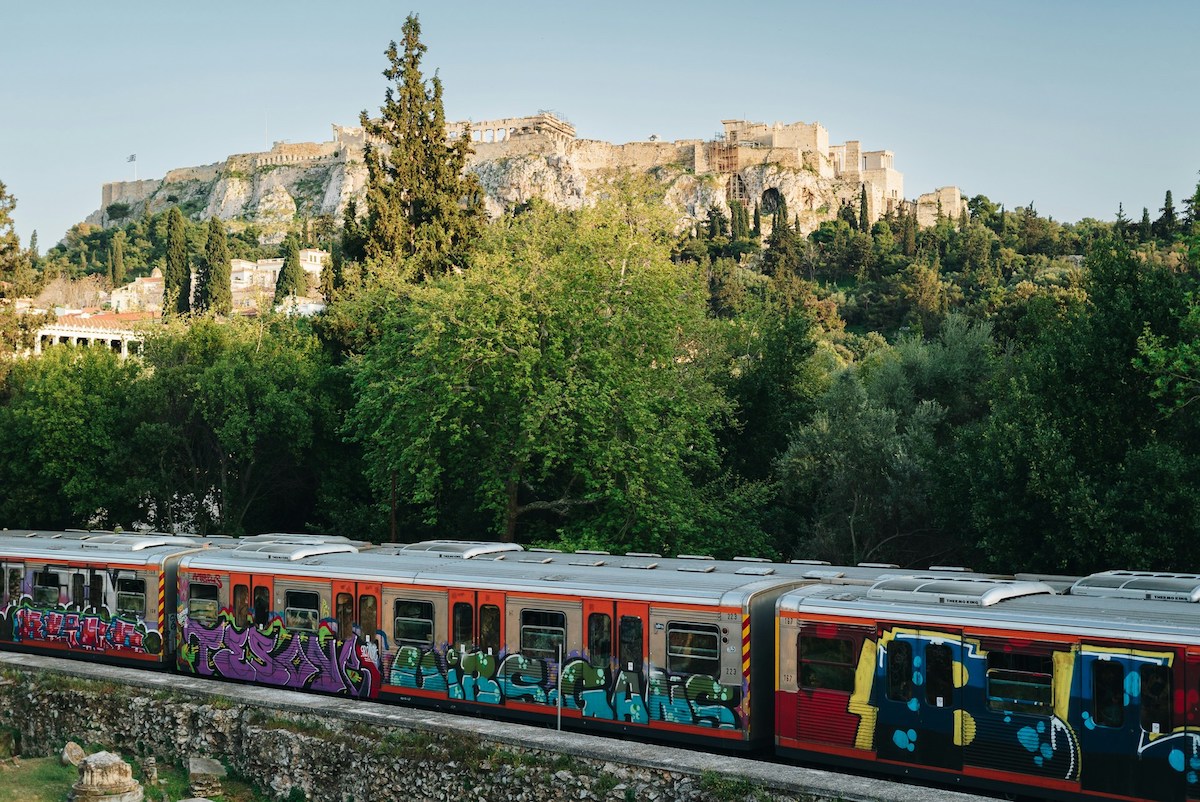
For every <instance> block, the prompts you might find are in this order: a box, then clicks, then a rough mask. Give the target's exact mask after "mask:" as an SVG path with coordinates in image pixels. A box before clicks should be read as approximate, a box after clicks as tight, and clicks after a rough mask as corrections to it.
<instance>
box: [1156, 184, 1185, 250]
mask: <svg viewBox="0 0 1200 802" xmlns="http://www.w3.org/2000/svg"><path fill="white" fill-rule="evenodd" d="M1159 211H1160V212H1162V216H1161V217H1159V218H1158V219H1157V220H1155V221H1154V236H1156V237H1158V238H1159V239H1163V240H1167V241H1170V240H1172V239H1174V237H1175V234H1176V232H1178V231H1179V218H1177V217H1176V216H1175V203H1174V201H1173V200H1171V190H1169V189H1168V190H1167V197H1166V198H1164V199H1163V207H1162V208H1161V209H1159Z"/></svg>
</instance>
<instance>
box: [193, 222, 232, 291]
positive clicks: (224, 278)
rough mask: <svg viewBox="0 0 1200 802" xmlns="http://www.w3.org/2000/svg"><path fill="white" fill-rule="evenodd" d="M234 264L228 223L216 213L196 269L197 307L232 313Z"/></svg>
mask: <svg viewBox="0 0 1200 802" xmlns="http://www.w3.org/2000/svg"><path fill="white" fill-rule="evenodd" d="M231 272H232V265H231V264H230V261H229V238H228V236H227V235H226V233H225V226H224V225H222V224H221V221H220V220H219V219H218V218H216V217H213V218H211V219H209V221H208V237H207V239H206V240H205V242H204V255H203V256H202V257H201V259H200V269H199V270H197V271H196V284H197V287H196V311H197V312H200V313H204V312H212V313H213V314H216V315H228V314H229V313H230V311H232V309H233V287H232V284H231V280H232V275H231Z"/></svg>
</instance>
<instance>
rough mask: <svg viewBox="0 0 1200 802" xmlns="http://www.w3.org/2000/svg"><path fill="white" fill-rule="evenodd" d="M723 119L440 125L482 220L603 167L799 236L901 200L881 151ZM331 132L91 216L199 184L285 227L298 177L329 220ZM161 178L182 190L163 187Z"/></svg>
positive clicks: (354, 192) (340, 184)
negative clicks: (608, 127)
mask: <svg viewBox="0 0 1200 802" xmlns="http://www.w3.org/2000/svg"><path fill="white" fill-rule="evenodd" d="M722 125H723V126H724V134H723V139H718V140H716V141H704V140H699V139H688V140H676V141H673V142H664V141H657V140H650V141H640V142H629V143H626V144H620V145H618V144H612V143H609V142H602V141H598V140H587V139H577V138H576V136H575V128H574V126H572V125H571V124H570V123H569V122H566V121H564V120H561V119H559V118H558V117H556V116H554V115H553V114H551V113H548V112H542V113H539V114H537V115H533V116H530V117H511V118H502V119H496V120H484V121H478V122H457V123H448V124H447V134H448V135H449V136H450V137H451V138H454V137H458V136H463V135H464V133H465V132H466V131H467V130H468V129H469V130H470V132H471V133H470V135H471V138H472V142H473V148H474V154H473V155H472V156H471V157H470V160H469V163H468V164H469V169H471V170H472V171H474V172H476V174H477V175H479V176H480V179H481V182H482V183H483V185H484V189H485V191H486V192H487V198H486V199H485V205H486V206H487V209H488V212H489V213H490V214H492V215H493V216H495V215H498V214H501V213H503V211H504V210H505V208H506V207H508V206H511V205H512V204H513V203H520V202H523V201H525V200H528V199H529V198H531V197H544V198H545V199H547V200H548V201H550V202H551V203H556V204H559V205H562V206H564V207H565V208H577V207H578V206H579V205H580V204H582V203H585V202H586V197H587V193H588V190H587V186H588V183H589V176H594V175H596V174H600V173H604V172H607V171H610V170H614V169H624V170H631V171H634V172H649V171H654V172H655V173H656V174H657V175H659V177H660V178H663V177H664V176H666V177H667V179H666V180H668V181H669V182H674V183H673V184H671V185H670V186H669V187H668V197H669V198H670V199H671V200H672V202H673V203H675V204H676V205H677V206H679V207H680V208H682V209H684V210H686V213H687V215H688V216H690V217H692V218H693V220H702V219H703V218H704V217H706V216H707V209H708V207H709V206H711V205H714V204H715V205H717V206H719V207H721V208H722V209H723V210H724V211H726V212H728V208H729V200H730V197H728V196H729V194H730V193H727V192H722V191H718V192H713V191H712V190H711V187H708V186H707V185H705V182H703V181H700V180H699V178H700V177H701V176H708V177H710V178H711V179H714V180H716V181H718V182H719V183H720V184H722V186H725V185H726V184H727V182H728V181H730V180H732V178H731V177H732V176H734V175H736V176H738V177H739V179H740V181H741V182H742V184H743V185H744V186H745V188H746V194H745V196H744V197H745V200H746V202H747V203H749V204H753V203H754V202H756V201H757V202H761V200H762V192H763V191H765V190H766V189H771V188H774V189H776V190H777V191H779V192H780V194H781V195H782V196H783V197H784V198H785V200H786V201H787V204H788V209H789V211H790V212H794V213H796V215H797V216H798V217H799V218H800V223H801V228H802V230H804V231H811V230H813V229H815V228H816V227H817V226H819V225H820V223H821V222H822V220H824V219H830V218H832V217H833V216H834V215H835V214H836V213H837V208H838V207H839V206H840V205H841V204H842V203H849V204H852V205H855V208H857V203H858V199H859V192H860V191H861V188H862V186H863V185H865V186H866V189H867V201H868V209H869V213H870V217H871V219H872V220H876V219H878V218H880V217H882V216H883V215H884V214H886V213H888V212H889V211H891V210H893V209H896V208H898V207H899V206H900V205H901V204H903V203H905V199H904V178H903V174H902V173H900V172H899V171H897V170H896V169H895V167H894V158H895V157H894V154H892V152H891V151H886V150H882V151H867V152H864V151H863V150H862V148H861V144H860V142H859V141H857V140H849V141H847V142H844V143H841V144H836V145H830V144H829V135H828V132H827V131H826V130H825V128H824V127H823V126H821V125H820V124H819V123H792V124H788V125H784V124H782V123H778V122H777V123H774V124H773V125H767V124H765V123H752V122H746V121H743V120H724V121H722ZM332 129H333V139H332V140H331V141H328V142H320V143H311V142H308V143H288V142H276V143H275V145H274V146H273V147H272V148H271V150H270V151H267V152H265V153H249V154H237V155H234V156H231V157H230V158H229V159H228V160H227V161H226V162H224V163H220V164H214V165H206V166H203V167H190V168H182V169H177V170H171V171H170V172H168V173H167V175H166V176H165V177H164V178H163V179H162V181H161V182H160V181H154V180H148V181H138V182H114V183H111V184H105V185H104V187H103V190H102V199H103V200H102V206H101V210H100V212H99V215H98V216H96V215H94V216H93V217H96V218H97V219H96V220H94V221H95V222H98V223H100V224H107V223H108V221H107V220H106V219H105V218H104V215H103V212H104V209H105V208H106V207H107V206H108V205H109V204H111V203H113V202H117V201H121V202H125V203H129V204H130V205H135V204H142V203H146V202H149V201H150V199H151V198H153V199H154V200H153V203H152V208H154V209H155V210H157V209H160V208H166V206H167V205H169V204H168V203H167V202H166V201H165V198H167V197H168V196H171V195H175V196H176V197H178V198H179V200H184V199H185V198H184V195H186V196H187V198H193V196H194V195H195V193H196V192H203V191H208V192H209V193H210V197H208V198H205V199H202V200H204V201H205V203H204V205H203V209H204V211H203V212H202V216H212V215H216V216H220V217H222V218H223V219H232V218H236V217H240V216H245V217H249V218H251V219H256V220H258V221H261V220H264V219H268V218H269V219H271V220H272V221H273V222H272V224H271V225H272V226H273V229H274V228H279V227H280V226H284V227H286V225H287V224H288V222H287V221H286V220H284V219H283V218H284V217H286V216H287V213H288V210H289V209H292V210H295V209H299V208H301V204H298V203H296V197H295V196H294V193H296V192H297V191H299V190H300V189H301V186H300V185H301V184H303V183H305V182H307V183H309V184H311V183H312V181H313V180H315V177H321V176H323V177H324V178H323V180H324V181H325V185H324V187H323V190H322V192H321V194H320V198H319V200H314V199H313V198H307V199H305V201H304V202H305V205H306V208H308V209H309V213H324V214H333V215H335V216H340V215H341V214H342V213H343V211H344V209H345V207H346V204H347V203H348V201H349V200H350V199H352V198H356V197H358V198H360V199H361V194H362V187H363V185H364V183H365V164H364V163H363V147H364V143H365V142H366V135H365V133H364V131H363V129H362V128H358V127H348V126H339V125H334V126H332ZM280 168H283V169H280ZM318 170H325V172H323V173H322V172H316V171H318ZM306 171H307V172H306ZM681 174H690V175H691V176H693V177H694V178H691V179H687V178H686V176H683V177H681ZM172 185H177V186H178V187H179V190H182V192H181V191H179V190H172V189H171V186H172ZM949 189H950V188H943V189H942V190H938V193H944V195H943V207H944V212H945V213H946V214H948V215H949V214H950V212H949V211H946V210H948V209H951V208H954V209H957V208H958V207H957V206H954V203H955V202H954V201H953V200H952V199H951V197H950V195H949V193H948V190H949ZM934 194H936V193H934ZM285 195H286V196H287V197H284V196H285ZM922 197H924V196H922ZM925 206H926V207H927V206H928V204H925ZM934 208H935V211H934V213H933V218H932V219H936V199H935V200H934ZM922 209H923V207H922V206H921V204H920V203H919V204H918V215H919V216H918V219H919V221H920V222H921V224H922V225H931V224H932V223H931V222H930V220H931V218H930V215H929V214H928V212H927V209H926V210H925V211H922ZM264 215H265V216H264ZM275 218H279V219H278V220H275ZM89 221H93V219H92V218H89ZM281 230H282V229H281ZM276 233H278V232H276Z"/></svg>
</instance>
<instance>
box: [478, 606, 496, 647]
mask: <svg viewBox="0 0 1200 802" xmlns="http://www.w3.org/2000/svg"><path fill="white" fill-rule="evenodd" d="M479 648H480V650H481V651H484V652H487V653H488V654H497V653H498V652H499V651H500V608H499V607H497V606H496V605H494V604H484V605H480V607H479Z"/></svg>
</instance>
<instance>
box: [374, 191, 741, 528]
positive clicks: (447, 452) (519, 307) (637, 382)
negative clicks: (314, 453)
mask: <svg viewBox="0 0 1200 802" xmlns="http://www.w3.org/2000/svg"><path fill="white" fill-rule="evenodd" d="M660 204H661V201H660V198H659V197H654V196H651V197H648V198H647V197H645V196H643V195H642V194H641V193H640V192H637V191H633V190H626V189H623V188H622V189H621V190H620V192H619V193H614V195H613V196H612V197H609V198H607V199H603V200H601V201H600V202H599V203H598V205H597V206H596V207H594V208H589V209H585V210H581V211H578V212H561V211H556V210H551V209H547V208H545V207H544V206H541V205H535V207H534V208H533V209H531V210H530V211H528V212H526V213H524V214H521V215H518V216H515V217H510V218H506V219H505V220H503V221H500V222H498V223H497V224H495V226H494V227H492V228H491V229H489V231H488V233H487V235H486V237H485V241H484V242H483V243H482V244H481V249H480V251H479V252H478V253H477V262H476V264H475V265H474V266H473V267H472V269H471V270H469V271H465V272H463V273H462V274H451V275H446V276H444V277H441V278H439V279H437V280H435V281H431V282H427V283H426V284H425V285H423V286H417V287H413V288H411V289H410V290H409V291H408V296H407V301H406V303H404V304H402V305H400V306H399V307H398V308H397V309H396V310H395V311H394V313H393V316H392V317H391V318H390V319H389V321H388V324H387V325H386V326H385V329H384V332H383V334H382V336H381V337H380V339H379V341H378V343H377V344H376V345H374V346H373V347H372V348H371V349H370V350H369V351H368V352H367V354H366V355H365V356H364V358H363V359H362V360H361V363H360V369H359V371H358V372H357V374H356V376H355V391H356V394H357V396H358V398H359V403H358V404H357V405H356V407H355V409H354V410H353V413H352V415H351V421H352V425H353V430H354V432H355V436H356V439H357V440H358V442H360V443H361V444H362V445H363V448H364V450H365V454H366V462H367V472H368V475H369V476H370V478H371V480H372V482H373V484H374V486H375V488H376V492H377V495H378V497H380V498H385V499H386V498H389V497H393V493H394V494H395V495H394V497H398V498H409V499H412V501H413V502H414V503H415V504H416V505H418V507H419V508H420V509H421V512H422V515H423V518H424V520H425V522H426V523H433V522H439V523H442V524H443V525H444V526H451V527H453V526H454V525H456V524H457V525H465V524H471V525H474V526H480V525H483V526H486V527H487V528H488V529H491V530H492V531H493V532H495V533H496V534H497V535H500V536H502V537H504V538H507V539H510V540H511V539H513V538H515V537H516V536H517V535H518V533H519V532H520V533H521V534H522V535H523V537H530V536H533V537H537V536H538V535H540V536H541V537H542V538H547V537H554V536H555V533H556V532H558V533H559V536H561V538H563V539H564V540H566V541H567V542H569V543H570V544H572V545H583V544H594V545H595V546H596V547H604V548H622V549H625V548H632V547H633V546H634V545H642V546H648V545H654V546H656V547H657V548H658V549H669V550H675V549H677V548H680V547H686V546H687V544H689V543H691V544H694V543H695V542H696V537H697V532H696V519H695V513H696V510H697V509H698V508H699V506H700V504H699V502H698V498H697V492H698V491H697V487H696V484H695V483H694V481H695V477H696V475H697V471H702V470H703V469H704V468H705V467H712V466H714V465H715V458H716V448H715V441H714V438H713V435H712V428H711V427H712V424H713V422H714V420H715V419H716V418H718V417H719V416H720V415H721V414H722V412H723V410H724V408H725V404H724V401H723V400H722V397H721V395H720V393H719V392H718V391H717V390H716V388H715V387H714V385H713V384H712V382H711V381H710V379H709V371H710V369H711V368H710V359H711V352H710V345H709V341H708V335H707V333H706V332H707V330H708V326H709V324H708V322H707V321H706V320H705V307H706V298H707V292H706V289H705V287H704V284H703V281H702V277H701V275H700V274H699V273H698V272H697V271H694V270H687V269H683V268H682V267H681V266H680V265H676V264H672V263H671V261H670V258H669V247H670V243H671V242H672V241H673V239H674V238H673V237H672V236H671V220H669V216H668V215H667V214H664V212H665V211H666V210H665V209H664V208H663V207H662V206H661V205H660ZM393 483H394V484H393ZM393 488H394V491H393ZM464 511H466V512H472V511H473V512H474V516H475V517H471V516H470V515H467V516H466V517H465V519H464V515H465V514H466V513H465V512H464Z"/></svg>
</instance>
